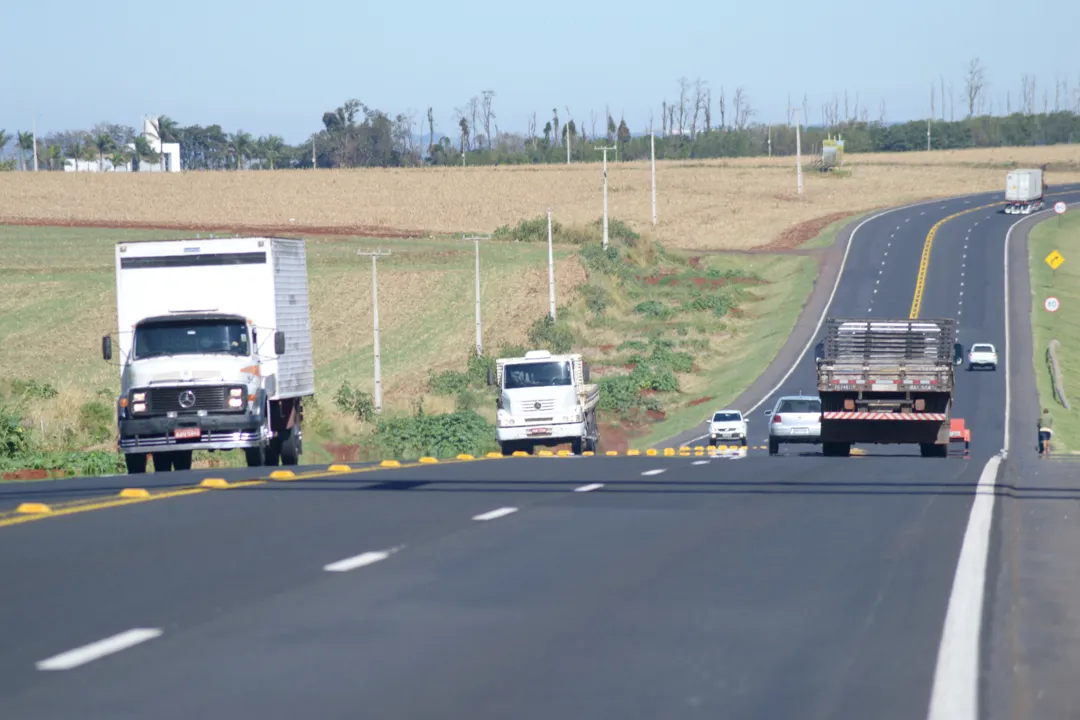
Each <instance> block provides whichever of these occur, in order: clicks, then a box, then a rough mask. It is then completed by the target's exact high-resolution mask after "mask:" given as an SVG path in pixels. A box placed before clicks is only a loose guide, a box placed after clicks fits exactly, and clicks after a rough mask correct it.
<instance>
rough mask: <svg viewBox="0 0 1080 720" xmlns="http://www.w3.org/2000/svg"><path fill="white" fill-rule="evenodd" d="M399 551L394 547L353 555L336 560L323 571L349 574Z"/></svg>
mask: <svg viewBox="0 0 1080 720" xmlns="http://www.w3.org/2000/svg"><path fill="white" fill-rule="evenodd" d="M400 549H401V548H400V547H396V548H392V549H390V550H377V551H371V552H366V553H360V554H359V555H354V556H353V557H349V558H345V559H344V560H338V561H337V562H332V563H330V564H329V565H324V566H323V570H325V571H326V572H349V571H350V570H356V569H357V568H362V567H364V566H365V565H374V564H375V563H377V562H379V561H380V560H385V559H386V558H388V557H390V556H391V555H393V554H394V553H396V552H397V551H398V550H400Z"/></svg>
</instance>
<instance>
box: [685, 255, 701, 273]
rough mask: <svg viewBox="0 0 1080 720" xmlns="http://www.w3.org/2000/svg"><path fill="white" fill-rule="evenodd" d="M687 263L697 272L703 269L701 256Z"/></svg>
mask: <svg viewBox="0 0 1080 720" xmlns="http://www.w3.org/2000/svg"><path fill="white" fill-rule="evenodd" d="M687 262H688V263H689V264H690V267H692V268H694V269H695V270H700V269H701V256H700V255H698V256H696V257H692V258H690V259H689V260H687Z"/></svg>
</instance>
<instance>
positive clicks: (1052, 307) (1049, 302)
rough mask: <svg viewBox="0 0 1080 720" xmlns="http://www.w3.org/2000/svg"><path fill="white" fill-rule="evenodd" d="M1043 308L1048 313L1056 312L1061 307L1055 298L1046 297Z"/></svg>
mask: <svg viewBox="0 0 1080 720" xmlns="http://www.w3.org/2000/svg"><path fill="white" fill-rule="evenodd" d="M1043 307H1045V308H1046V309H1047V311H1048V312H1057V309H1058V308H1059V307H1061V303H1059V302H1058V299H1057V298H1056V297H1048V298H1046V302H1044V303H1043Z"/></svg>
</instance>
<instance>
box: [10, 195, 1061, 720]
mask: <svg viewBox="0 0 1080 720" xmlns="http://www.w3.org/2000/svg"><path fill="white" fill-rule="evenodd" d="M996 200H997V197H996V196H994V197H990V198H979V197H975V198H962V199H959V200H951V201H943V202H941V203H937V204H931V205H925V206H919V207H915V208H910V209H907V210H900V211H897V212H895V213H891V214H889V215H885V216H883V217H880V218H878V219H876V220H872V221H870V222H868V223H867V224H866V225H864V226H863V229H862V230H860V231H859V233H858V234H857V235H856V237H855V240H854V241H853V242H852V244H851V249H850V252H849V255H848V259H847V263H846V265H845V269H844V273H843V275H842V276H841V282H840V286H839V288H838V290H837V292H836V296H835V297H834V299H833V304H832V308H831V310H830V312H832V313H835V314H851V315H870V316H876V317H882V316H900V317H906V316H907V314H908V311H909V309H910V306H911V304H912V291H913V289H914V287H915V277H916V274H917V272H918V267H919V259H920V257H921V254H922V249H923V243H924V240H925V237H926V235H927V233H928V231H929V230H930V228H931V227H933V226H935V225H936V224H937V223H938V221H939V220H941V219H942V218H945V217H947V216H951V215H953V214H954V213H956V212H959V211H962V210H973V208H975V207H979V206H980V205H982V204H986V203H988V202H993V201H996ZM976 222H978V225H976V224H975V223H976ZM1012 222H1013V219H1012V218H1007V217H1006V216H1004V215H1000V214H994V209H992V208H987V209H984V210H977V211H975V210H973V211H972V212H970V213H968V214H966V215H962V216H959V217H957V218H954V219H952V220H949V221H948V222H946V223H944V224H943V225H941V227H940V229H939V230H938V233H937V236H936V239H935V241H934V244H933V250H932V254H931V259H930V266H929V268H930V269H929V271H928V273H927V277H926V290H925V293H924V297H923V298H922V309H921V312H922V316H924V317H940V316H959V317H961V318H962V320H961V333H962V338H963V341H964V342H965V344H970V342H973V341H981V340H984V339H986V340H989V341H991V342H995V343H999V344H1001V345H1004V339H1003V333H1004V330H1003V327H1002V322H1001V321H1002V318H1003V317H1004V307H1003V304H1004V298H1003V296H1002V290H1001V289H1002V287H1003V283H1004V276H1005V274H1004V269H1003V267H1002V262H1001V260H1002V258H1003V244H1004V237H1005V231H1006V229H1007V227H1008V226H1009V225H1010V224H1011V223H1012ZM1014 247H1015V246H1014ZM886 253H887V254H886ZM962 273H963V274H962ZM961 277H965V278H967V277H970V278H971V280H970V282H968V281H964V282H965V284H964V286H963V287H964V288H965V290H964V295H963V296H961V295H960V291H961V286H960V285H959V280H958V278H961ZM961 298H963V304H962V305H961ZM969 308H971V309H969ZM810 329H812V328H810ZM1013 332H1014V334H1015V333H1016V332H1019V330H1018V329H1017V327H1015V326H1014V327H1013ZM808 334H809V333H808ZM804 343H805V341H804ZM796 356H797V353H793V354H791V355H789V357H791V358H794V357H796ZM1013 362H1018V361H1015V360H1014V361H1013ZM809 371H810V367H809V366H808V365H807V364H806V361H805V358H804V360H803V362H802V363H801V364H800V365H799V366H798V367H797V368H796V370H795V372H793V373H792V374H791V376H790V377H789V378H788V379H787V382H786V383H785V384H784V388H789V387H792V386H793V385H794V386H795V389H800V388H799V387H798V385H799V383H802V388H801V389H804V390H806V391H811V389H812V388H813V384H812V382H813V378H812V374H811V375H808V374H807V373H808V372H809ZM769 372H773V370H772V369H770V371H769ZM781 375H782V373H781ZM1005 377H1006V373H1005V371H1004V368H1002V370H999V371H998V372H996V373H971V374H968V373H964V372H961V373H960V378H959V380H958V389H957V407H958V414H961V415H963V416H964V417H965V418H967V419H968V422H969V425H970V426H971V427H972V429H973V449H972V459H971V460H963V459H959V458H951V459H947V460H933V459H925V458H921V457H918V450H917V449H916V448H909V447H906V446H901V447H899V448H888V447H887V446H886V447H885V448H870V449H868V452H869V454H868V455H867V456H865V457H854V458H823V457H820V454H819V453H817V454H815V453H814V451H813V450H810V451H809V452H808V455H809V456H804V455H803V454H802V453H795V452H785V455H784V456H782V457H776V458H769V457H764V456H763V455H761V454H758V455H749V456H747V457H745V458H738V459H713V460H708V459H705V458H696V457H690V458H684V457H674V458H668V457H648V456H639V457H618V458H609V457H592V458H558V457H552V458H510V459H497V460H495V459H493V460H486V459H485V460H481V461H473V462H460V463H453V464H442V463H440V464H437V465H430V466H422V467H407V468H401V469H389V470H385V471H384V470H378V471H375V472H364V473H356V474H349V473H342V474H339V475H336V476H334V477H320V478H310V479H299V480H295V481H286V482H280V481H275V482H271V483H260V484H257V485H251V486H248V487H242V488H237V489H235V490H222V491H218V490H214V491H207V492H203V493H200V494H198V495H195V496H185V497H176V498H172V499H165V500H161V501H150V502H140V503H137V504H134V505H132V506H130V507H115V508H110V509H104V510H96V511H89V512H83V513H78V514H73V515H70V516H64V517H55V518H44V519H41V520H35V521H32V522H25V523H23V524H20V525H15V526H11V527H0V535H4V536H5V540H6V542H3V543H2V544H0V572H2V573H3V574H4V577H5V578H6V579H7V582H5V584H4V586H3V588H0V604H2V605H3V606H4V607H5V609H7V610H8V611H7V612H5V613H4V614H3V615H2V616H0V637H3V638H4V642H3V645H2V646H0V698H2V699H0V714H3V715H4V716H12V717H25V718H36V717H53V716H58V715H72V714H79V715H80V716H94V715H93V714H94V713H97V714H98V716H100V717H116V716H136V717H141V716H151V715H152V716H154V717H161V718H169V717H177V718H180V717H185V718H186V717H190V716H192V715H196V714H205V712H206V711H207V710H208V709H209V708H213V709H214V712H215V713H217V714H224V715H231V716H248V715H256V714H257V715H259V716H260V717H295V716H297V715H299V714H301V713H303V712H309V713H310V712H311V711H312V710H314V711H315V713H316V714H317V715H320V716H344V715H346V714H349V713H353V714H355V713H356V712H358V711H364V712H366V713H367V714H370V715H372V716H385V717H435V716H458V715H462V716H464V715H468V716H470V717H507V716H510V715H512V716H514V717H522V718H531V717H537V718H541V717H543V718H549V717H553V716H556V715H559V714H564V715H582V716H595V715H612V716H619V717H642V718H644V717H649V718H654V717H684V716H685V717H690V716H695V717H696V716H699V715H700V714H701V713H702V712H708V713H710V714H716V713H718V712H719V713H722V714H724V715H729V716H736V717H741V716H761V717H766V716H767V717H789V716H796V715H798V716H800V717H875V718H890V717H897V718H910V717H918V716H923V715H925V713H926V709H927V705H928V703H929V699H930V697H931V691H932V684H933V680H934V675H935V663H936V661H937V657H938V651H939V644H940V642H941V638H942V626H943V623H944V621H945V617H946V609H947V607H948V606H949V603H950V598H952V597H955V596H956V593H957V587H959V588H960V594H961V595H964V594H965V593H966V594H971V593H973V592H974V593H976V595H977V596H978V597H980V598H981V594H982V585H981V575H980V576H978V580H979V582H978V584H977V587H973V586H970V584H969V585H963V584H962V583H958V584H957V585H956V587H954V574H955V571H956V567H957V559H958V557H960V556H961V552H960V551H961V544H962V542H964V539H965V532H966V528H967V526H968V521H969V516H970V515H971V514H972V508H973V503H972V499H973V496H974V489H975V485H976V483H977V482H978V481H979V478H980V474H981V473H982V471H983V464H984V462H985V461H986V460H987V459H988V458H990V457H991V456H992V455H993V454H994V453H996V452H997V451H998V449H999V448H1000V447H1001V441H1000V438H1001V436H1002V431H1003V429H1004V424H1003V420H1002V417H1003V412H1002V409H1003V405H1004V394H1005V391H1004V382H1005ZM777 381H779V378H778V379H777ZM774 384H775V383H774ZM1013 393H1014V397H1015V394H1016V393H1017V390H1016V388H1015V387H1014V388H1013ZM755 419H758V418H755ZM1013 419H1014V421H1016V416H1015V415H1014V417H1013ZM752 427H754V428H755V432H757V433H758V434H759V437H757V438H756V440H757V441H758V442H760V440H762V439H763V437H764V436H763V435H761V431H762V429H763V427H764V424H763V423H760V422H759V423H755V424H754V425H752ZM1014 445H1015V446H1016V447H1015V449H1014V451H1013V452H1014V453H1015V454H1020V453H1022V452H1026V451H1028V448H1026V446H1024V444H1023V443H1022V442H1021V441H1020V440H1019V439H1017V440H1015V441H1014ZM1012 457H1013V456H1012V455H1010V460H1007V461H1006V468H1007V470H1008V468H1009V467H1011V463H1012V462H1013V460H1012V459H1011V458H1012ZM148 477H149V476H148ZM110 482H112V481H110ZM57 487H64V485H58V486H57ZM1000 508H1001V505H999V506H998V511H999V512H1000ZM1063 537H1064V536H1063ZM999 539H1000V538H999ZM995 553H996V554H995ZM1000 556H1001V552H1000V550H995V551H994V553H992V554H991V561H992V562H994V565H993V566H992V569H991V573H992V577H996V575H994V574H993V573H994V572H995V571H996V569H997V567H998V565H999V564H1000ZM1034 567H1036V568H1038V570H1034V569H1027V572H1033V573H1036V574H1037V575H1038V576H1040V577H1042V578H1045V577H1046V576H1047V575H1048V574H1054V573H1053V570H1052V569H1047V568H1041V567H1039V566H1034ZM997 599H998V596H996V595H995V596H994V600H995V602H996V601H997ZM1028 617H1029V618H1033V617H1035V616H1028ZM974 627H976V629H977V627H978V625H977V623H976V624H975V626H974ZM991 632H995V631H993V630H992V631H991ZM1034 636H1035V635H1034V634H1032V635H1029V636H1028V637H1034ZM992 637H995V638H996V636H994V635H992ZM974 639H975V638H973V637H967V636H964V635H963V634H960V635H959V636H958V639H957V638H954V641H953V645H954V646H955V647H953V648H952V651H953V652H955V653H956V657H958V658H959V659H960V663H959V666H960V667H964V665H965V663H969V662H971V663H974V666H975V667H976V669H977V667H978V666H979V660H980V658H979V657H978V655H977V654H975V655H972V653H975V652H976V647H977V646H975V645H973V643H972V641H973V640H974ZM999 645H1000V642H998V643H997V644H993V643H992V644H991V645H990V647H992V648H997V647H999ZM1014 647H1015V645H1014ZM991 660H992V661H993V663H995V665H994V667H1002V668H1003V667H1004V665H1003V664H1002V663H1001V661H1000V660H999V658H998V657H997V656H996V655H995V656H994V657H993V658H991ZM42 661H45V664H44V665H42V666H39V665H36V664H37V663H41V662H42ZM42 668H43V669H42ZM1069 669H1070V670H1071V671H1072V675H1075V671H1076V670H1077V669H1080V668H1078V666H1077V665H1075V664H1074V665H1071V666H1070V668H1069ZM1002 671H1003V670H1002ZM943 677H944V681H943V683H941V684H939V686H938V688H939V690H941V689H942V688H944V690H945V691H946V692H945V693H944V694H945V695H946V697H947V699H948V698H952V699H956V698H957V697H959V699H960V704H959V707H960V712H957V713H954V714H953V715H952V717H957V718H967V717H972V718H973V717H974V716H973V715H968V714H966V713H965V712H964V711H965V710H970V709H971V707H970V704H968V705H966V706H965V698H966V697H967V696H968V695H969V694H971V693H973V691H974V688H973V687H968V686H967V685H966V684H965V683H966V682H967V680H968V679H971V678H974V677H975V676H974V675H972V676H971V678H966V677H965V676H963V675H962V674H961V675H953V676H949V675H946V676H943ZM1059 677H1061V678H1064V679H1063V680H1061V681H1060V683H1059V684H1057V685H1055V686H1054V687H1053V688H1051V689H1052V690H1053V691H1054V692H1056V693H1057V694H1058V695H1057V697H1059V698H1060V697H1067V693H1068V691H1069V688H1070V687H1071V685H1070V684H1069V683H1070V682H1071V681H1070V680H1068V678H1069V677H1070V676H1069V675H1067V674H1065V669H1061V674H1060V675H1059ZM939 679H941V678H939ZM1062 693H1064V694H1065V695H1062Z"/></svg>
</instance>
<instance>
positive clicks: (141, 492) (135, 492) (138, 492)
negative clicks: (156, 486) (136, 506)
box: [120, 488, 150, 498]
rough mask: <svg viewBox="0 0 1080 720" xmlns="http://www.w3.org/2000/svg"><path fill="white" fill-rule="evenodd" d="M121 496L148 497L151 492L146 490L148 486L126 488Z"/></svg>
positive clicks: (121, 492)
mask: <svg viewBox="0 0 1080 720" xmlns="http://www.w3.org/2000/svg"><path fill="white" fill-rule="evenodd" d="M120 497H122V498H148V497H150V493H149V492H147V491H146V488H124V489H123V490H121V491H120Z"/></svg>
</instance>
